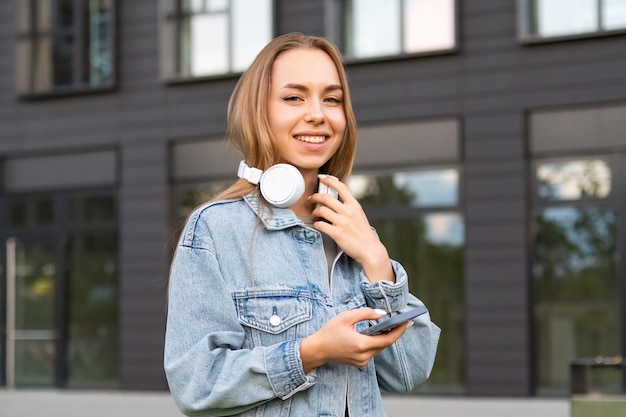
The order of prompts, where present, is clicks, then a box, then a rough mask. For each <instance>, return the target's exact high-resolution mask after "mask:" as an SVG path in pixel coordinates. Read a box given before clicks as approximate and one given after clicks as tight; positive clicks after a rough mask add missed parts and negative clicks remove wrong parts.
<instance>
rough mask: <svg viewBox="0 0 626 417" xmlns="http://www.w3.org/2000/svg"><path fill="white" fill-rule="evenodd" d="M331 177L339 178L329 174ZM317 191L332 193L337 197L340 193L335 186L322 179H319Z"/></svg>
mask: <svg viewBox="0 0 626 417" xmlns="http://www.w3.org/2000/svg"><path fill="white" fill-rule="evenodd" d="M329 177H333V178H334V179H337V177H334V176H332V175H329ZM317 192H318V193H320V194H330V195H332V196H333V197H335V198H339V193H338V192H337V191H335V189H334V188H331V187H329V186H328V185H326V184H323V183H322V182H321V181H318V185H317Z"/></svg>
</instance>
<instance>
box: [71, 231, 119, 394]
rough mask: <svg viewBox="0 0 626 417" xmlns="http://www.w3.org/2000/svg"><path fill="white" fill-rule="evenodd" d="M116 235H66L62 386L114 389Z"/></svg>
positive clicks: (108, 233)
mask: <svg viewBox="0 0 626 417" xmlns="http://www.w3.org/2000/svg"><path fill="white" fill-rule="evenodd" d="M117 252H118V244H117V234H116V233H115V232H102V233H79V234H78V233H77V234H72V235H70V236H69V237H68V240H67V246H66V259H67V260H68V270H67V279H68V282H67V285H68V295H67V297H68V312H67V315H68V324H67V333H68V334H67V339H68V340H67V361H68V363H67V382H68V385H69V386H71V387H99V388H102V387H111V388H113V387H115V385H116V383H117V364H118V335H119V331H118V328H119V326H118V296H117V293H118V285H117V274H118V271H117V269H118V268H117Z"/></svg>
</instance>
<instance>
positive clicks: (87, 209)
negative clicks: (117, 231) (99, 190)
mask: <svg viewBox="0 0 626 417" xmlns="http://www.w3.org/2000/svg"><path fill="white" fill-rule="evenodd" d="M68 217H69V220H70V222H72V223H77V224H81V223H98V222H106V221H111V220H115V219H116V218H117V207H116V200H115V198H114V197H112V196H102V197H79V198H72V199H70V200H69V210H68Z"/></svg>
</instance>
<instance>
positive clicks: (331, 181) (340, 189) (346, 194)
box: [318, 174, 356, 202]
mask: <svg viewBox="0 0 626 417" xmlns="http://www.w3.org/2000/svg"><path fill="white" fill-rule="evenodd" d="M318 178H319V180H320V181H321V182H322V183H323V184H326V185H328V186H329V187H331V188H333V189H334V190H335V191H337V193H338V194H339V197H340V198H341V200H342V201H343V202H346V201H350V202H352V201H356V199H355V198H354V196H353V195H352V193H351V192H350V189H349V188H348V186H347V185H346V184H344V183H343V182H341V181H339V180H338V179H337V178H335V177H333V176H330V175H323V174H322V175H318Z"/></svg>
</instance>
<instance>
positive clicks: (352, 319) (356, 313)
mask: <svg viewBox="0 0 626 417" xmlns="http://www.w3.org/2000/svg"><path fill="white" fill-rule="evenodd" d="M387 314H388V313H387V312H386V311H385V310H379V309H373V308H370V307H363V308H356V309H354V310H348V311H344V312H343V313H341V314H340V316H342V319H343V320H345V321H346V323H350V324H351V325H354V324H356V323H358V322H360V321H364V320H378V319H380V318H382V317H384V316H386V315H387Z"/></svg>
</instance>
